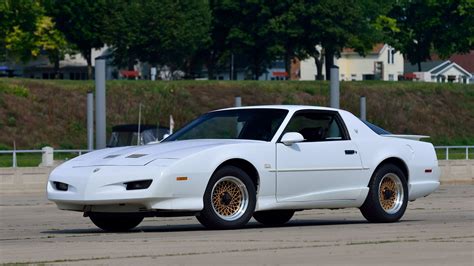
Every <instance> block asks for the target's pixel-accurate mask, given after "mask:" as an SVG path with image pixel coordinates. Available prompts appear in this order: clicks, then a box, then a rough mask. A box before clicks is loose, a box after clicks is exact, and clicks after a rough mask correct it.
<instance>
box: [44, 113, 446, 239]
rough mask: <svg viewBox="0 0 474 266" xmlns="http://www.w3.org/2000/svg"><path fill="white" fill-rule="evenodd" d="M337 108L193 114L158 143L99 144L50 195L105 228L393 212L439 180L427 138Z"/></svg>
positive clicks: (377, 217)
mask: <svg viewBox="0 0 474 266" xmlns="http://www.w3.org/2000/svg"><path fill="white" fill-rule="evenodd" d="M373 128H374V129H375V127H374V126H373V125H370V127H369V125H367V124H365V123H364V122H362V121H361V120H360V119H358V118H357V117H356V116H354V115H353V114H351V113H349V112H347V111H344V110H339V109H332V108H325V107H313V106H286V105H275V106H254V107H242V108H230V109H222V110H217V111H213V112H209V113H207V114H204V115H202V116H200V117H198V118H197V119H196V120H194V121H192V122H191V123H189V124H188V125H187V126H185V127H183V128H182V129H180V130H178V131H177V132H176V133H174V134H173V135H171V136H169V137H168V138H166V139H165V140H164V141H162V142H161V143H159V144H152V145H145V146H137V147H118V148H111V149H103V150H97V151H94V152H90V153H87V154H85V155H82V156H79V157H76V158H74V159H72V160H69V161H67V162H65V163H64V164H62V165H60V166H59V167H57V168H56V169H54V170H53V172H52V173H51V175H50V177H49V181H48V184H47V194H48V199H49V200H51V201H53V202H55V203H56V204H57V206H58V208H59V209H62V210H69V211H78V212H83V213H84V216H88V217H90V219H91V220H92V222H93V223H94V224H95V225H97V226H98V227H100V228H102V229H104V230H108V231H126V230H129V229H132V228H134V227H135V226H137V225H138V224H140V222H141V221H142V220H143V218H144V217H152V216H184V215H193V216H196V217H197V219H198V220H199V222H201V223H202V224H203V225H204V226H206V227H208V228H220V229H231V228H240V227H242V226H244V225H245V224H246V223H247V222H248V221H249V219H250V218H251V217H252V216H253V217H254V218H255V219H256V220H257V221H258V222H260V223H262V224H266V225H281V224H284V223H286V222H288V221H289V220H290V219H291V217H292V216H293V214H294V213H295V211H302V210H307V209H317V208H330V209H338V208H359V209H360V211H361V212H362V214H363V216H364V217H365V218H366V219H367V220H368V221H370V222H396V221H398V220H399V219H400V218H401V217H402V216H403V214H404V213H405V209H406V207H407V204H408V201H413V200H415V199H417V198H420V197H424V196H427V195H429V194H430V193H432V192H433V191H435V190H436V189H437V188H438V186H439V176H440V172H439V168H438V160H437V158H436V153H435V150H434V147H433V145H432V144H431V143H428V142H422V141H418V140H414V139H415V136H413V135H410V136H408V137H405V136H404V135H392V134H390V133H389V132H387V131H383V130H381V129H376V130H377V131H379V132H375V131H374V129H373Z"/></svg>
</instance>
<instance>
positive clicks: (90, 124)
mask: <svg viewBox="0 0 474 266" xmlns="http://www.w3.org/2000/svg"><path fill="white" fill-rule="evenodd" d="M87 149H88V150H90V151H91V150H93V149H94V94H93V93H92V92H91V91H89V92H88V93H87Z"/></svg>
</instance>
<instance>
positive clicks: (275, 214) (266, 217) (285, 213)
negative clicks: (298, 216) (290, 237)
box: [253, 210, 295, 226]
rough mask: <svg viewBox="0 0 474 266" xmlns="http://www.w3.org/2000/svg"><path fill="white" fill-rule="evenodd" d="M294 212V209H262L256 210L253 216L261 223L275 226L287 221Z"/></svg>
mask: <svg viewBox="0 0 474 266" xmlns="http://www.w3.org/2000/svg"><path fill="white" fill-rule="evenodd" d="M293 214H295V211H293V210H275V211H261V212H255V213H254V214H253V218H255V220H257V222H259V223H261V224H264V225H270V226H275V225H282V224H285V223H287V222H288V221H289V220H290V219H291V217H293Z"/></svg>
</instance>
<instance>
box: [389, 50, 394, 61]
mask: <svg viewBox="0 0 474 266" xmlns="http://www.w3.org/2000/svg"><path fill="white" fill-rule="evenodd" d="M390 56H391V57H392V64H395V49H392V51H390Z"/></svg>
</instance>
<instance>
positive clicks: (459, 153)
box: [436, 149, 474, 160]
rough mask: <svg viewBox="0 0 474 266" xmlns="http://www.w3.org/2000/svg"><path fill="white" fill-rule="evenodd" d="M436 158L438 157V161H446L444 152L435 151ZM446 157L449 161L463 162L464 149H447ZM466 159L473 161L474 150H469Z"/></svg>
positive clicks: (442, 150) (464, 157) (440, 150)
mask: <svg viewBox="0 0 474 266" xmlns="http://www.w3.org/2000/svg"><path fill="white" fill-rule="evenodd" d="M436 156H437V157H438V160H446V150H445V149H436ZM448 156H449V160H465V159H466V149H449V154H448ZM468 158H469V159H474V149H469V153H468Z"/></svg>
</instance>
